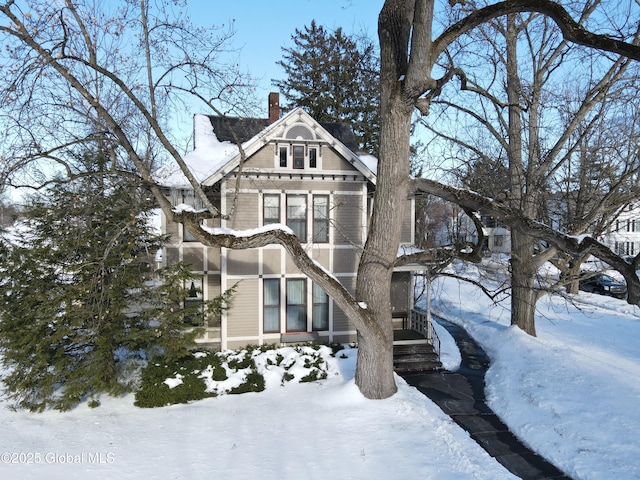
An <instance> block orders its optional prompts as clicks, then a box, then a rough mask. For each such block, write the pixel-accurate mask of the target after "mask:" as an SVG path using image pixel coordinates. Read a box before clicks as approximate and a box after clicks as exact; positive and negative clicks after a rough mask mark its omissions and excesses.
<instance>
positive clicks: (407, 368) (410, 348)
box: [393, 339, 442, 373]
mask: <svg viewBox="0 0 640 480" xmlns="http://www.w3.org/2000/svg"><path fill="white" fill-rule="evenodd" d="M440 368H442V363H440V359H439V358H438V354H437V353H436V352H435V350H434V349H433V345H431V344H430V343H429V342H428V341H427V340H426V339H420V340H411V341H409V340H400V341H398V340H396V341H394V342H393V369H394V370H395V371H396V372H397V373H411V372H425V371H430V370H439V369H440Z"/></svg>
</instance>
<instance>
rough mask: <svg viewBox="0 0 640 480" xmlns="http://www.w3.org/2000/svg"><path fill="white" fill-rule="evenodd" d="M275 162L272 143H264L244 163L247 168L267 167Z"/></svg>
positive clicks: (271, 166)
mask: <svg viewBox="0 0 640 480" xmlns="http://www.w3.org/2000/svg"><path fill="white" fill-rule="evenodd" d="M274 164H275V154H274V146H273V144H270V145H265V146H264V147H262V148H261V149H260V150H258V151H257V152H256V153H254V154H253V155H252V156H251V158H250V159H249V161H248V162H247V163H245V164H244V168H247V169H254V168H255V169H265V168H266V169H269V168H273V167H274Z"/></svg>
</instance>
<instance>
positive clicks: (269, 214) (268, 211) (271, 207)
mask: <svg viewBox="0 0 640 480" xmlns="http://www.w3.org/2000/svg"><path fill="white" fill-rule="evenodd" d="M263 200H264V205H263V209H262V214H263V218H264V221H263V224H264V225H271V224H273V223H280V195H265V196H264V197H263Z"/></svg>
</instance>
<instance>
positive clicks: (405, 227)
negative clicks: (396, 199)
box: [400, 200, 414, 244]
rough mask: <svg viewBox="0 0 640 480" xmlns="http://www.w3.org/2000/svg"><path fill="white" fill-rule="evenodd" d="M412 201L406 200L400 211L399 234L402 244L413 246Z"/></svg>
mask: <svg viewBox="0 0 640 480" xmlns="http://www.w3.org/2000/svg"><path fill="white" fill-rule="evenodd" d="M412 210H413V200H407V201H406V204H405V207H404V209H403V210H402V230H401V232H400V235H401V236H400V241H401V242H402V243H410V244H413V243H414V241H413V235H412V231H413V215H412V214H411V212H412Z"/></svg>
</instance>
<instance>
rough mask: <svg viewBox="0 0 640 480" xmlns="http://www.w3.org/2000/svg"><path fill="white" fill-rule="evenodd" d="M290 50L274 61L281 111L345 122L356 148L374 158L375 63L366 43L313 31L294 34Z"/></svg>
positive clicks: (377, 97)
mask: <svg viewBox="0 0 640 480" xmlns="http://www.w3.org/2000/svg"><path fill="white" fill-rule="evenodd" d="M291 39H292V40H293V42H294V47H293V48H282V51H283V52H284V55H283V60H281V61H278V62H277V64H278V65H280V66H281V67H282V68H283V69H284V71H285V74H286V78H285V79H284V80H273V84H274V85H275V86H276V87H278V88H279V89H280V92H281V93H282V95H283V96H284V98H285V99H286V103H284V104H283V106H282V107H283V109H284V110H291V109H293V108H295V107H302V108H304V109H305V110H307V112H309V114H310V115H311V116H312V117H313V118H314V119H316V120H318V121H320V122H348V123H350V124H351V126H352V127H353V130H354V132H355V134H356V138H357V140H358V143H359V144H360V146H361V148H362V149H363V150H365V151H369V152H371V153H373V154H374V155H377V153H378V141H379V140H378V130H379V119H378V107H379V103H380V93H379V73H378V70H379V69H378V57H377V55H376V50H375V48H374V46H373V43H371V41H369V40H368V39H367V38H365V37H364V36H363V37H360V38H355V37H351V36H349V35H345V34H344V32H343V31H342V29H341V28H338V29H337V30H335V31H333V32H331V31H328V30H325V29H324V28H323V27H322V26H318V25H316V22H315V20H314V21H312V22H311V26H310V27H306V26H305V27H304V30H303V31H301V30H298V29H296V31H295V34H294V35H292V37H291Z"/></svg>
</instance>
